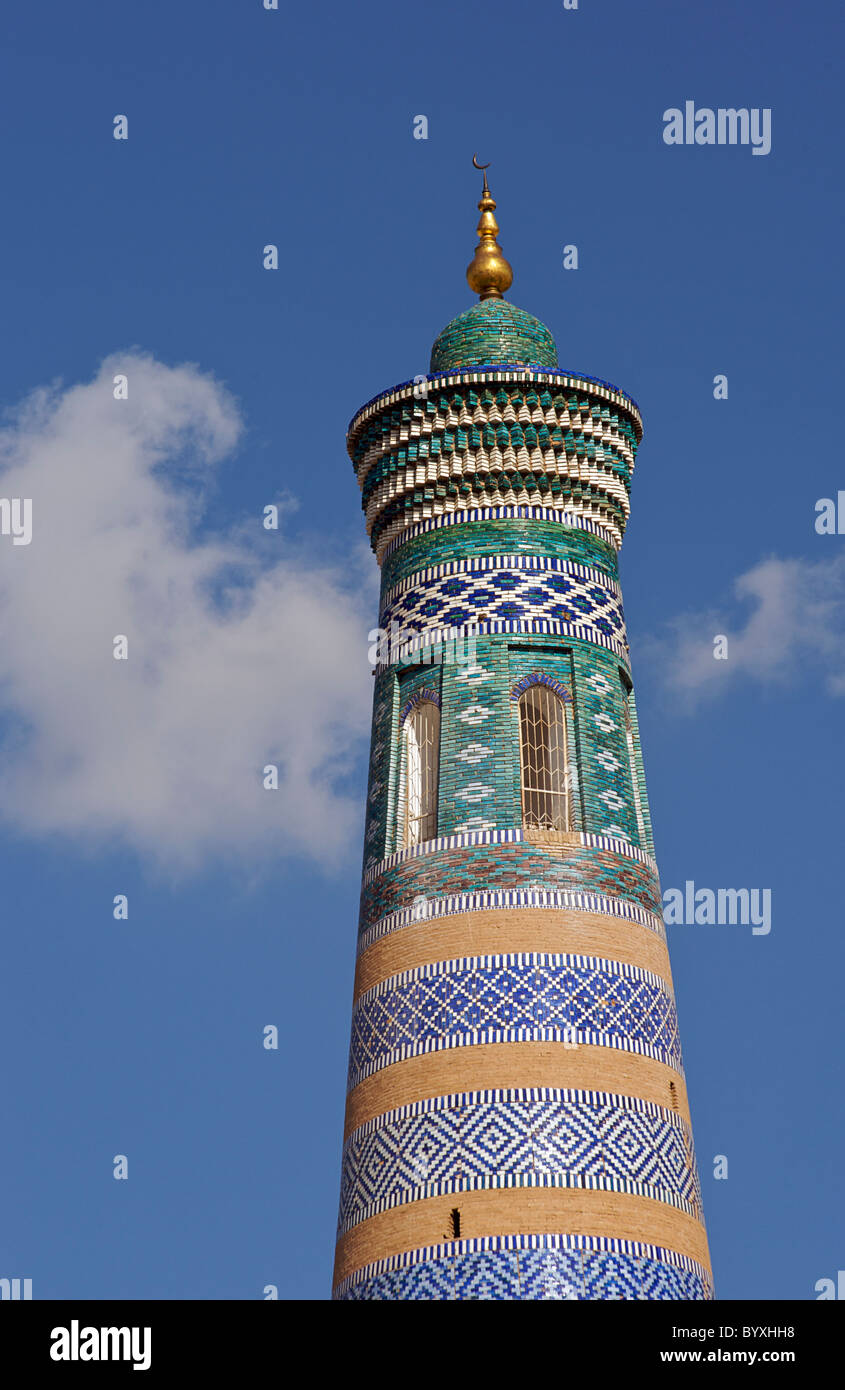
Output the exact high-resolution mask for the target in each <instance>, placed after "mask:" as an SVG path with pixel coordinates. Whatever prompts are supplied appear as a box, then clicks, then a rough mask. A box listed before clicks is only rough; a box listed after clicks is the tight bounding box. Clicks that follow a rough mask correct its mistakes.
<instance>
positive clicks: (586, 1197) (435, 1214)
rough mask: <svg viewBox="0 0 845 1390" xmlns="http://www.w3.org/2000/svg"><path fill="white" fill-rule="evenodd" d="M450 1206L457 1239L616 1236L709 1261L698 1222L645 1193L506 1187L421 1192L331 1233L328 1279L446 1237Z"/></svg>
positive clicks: (449, 1234)
mask: <svg viewBox="0 0 845 1390" xmlns="http://www.w3.org/2000/svg"><path fill="white" fill-rule="evenodd" d="M454 1208H457V1209H458V1211H459V1212H460V1233H461V1239H472V1238H474V1237H477V1236H494V1235H517V1234H521V1235H542V1234H555V1233H560V1234H567V1235H589V1236H616V1237H618V1238H619V1239H621V1240H636V1241H643V1242H645V1243H647V1244H650V1245H660V1246H663V1247H665V1248H667V1249H669V1250H674V1251H676V1252H677V1253H678V1254H681V1255H686V1256H688V1257H689V1258H690V1259H693V1260H697V1261H698V1263H699V1264H701V1265H704V1266H705V1268H707V1269H709V1268H710V1252H709V1250H708V1246H707V1234H706V1232H705V1230H704V1227H703V1225H702V1224H701V1222H700V1221H696V1220H695V1219H694V1218H693V1217H691V1216H688V1215H687V1214H686V1212H682V1211H677V1210H676V1209H675V1208H673V1207H669V1206H666V1205H665V1204H664V1203H662V1202H656V1201H653V1200H652V1199H651V1198H650V1197H637V1196H631V1195H629V1194H627V1193H620V1192H593V1191H585V1190H579V1189H572V1188H505V1189H492V1190H489V1189H488V1190H482V1191H478V1192H455V1193H451V1194H450V1195H448V1196H445V1197H427V1198H425V1199H423V1200H422V1201H419V1202H410V1203H409V1204H408V1205H407V1206H403V1207H395V1208H394V1209H393V1210H391V1211H385V1212H380V1213H379V1214H378V1215H377V1216H371V1217H370V1218H369V1220H368V1221H362V1222H361V1224H360V1225H359V1226H355V1227H354V1228H353V1229H352V1230H351V1231H348V1232H347V1234H346V1235H345V1236H342V1237H341V1239H340V1240H339V1241H338V1246H337V1256H336V1260H335V1270H334V1283H335V1284H338V1283H339V1282H340V1281H341V1279H345V1278H346V1277H347V1275H349V1274H352V1273H354V1271H355V1270H356V1269H360V1268H361V1267H362V1266H363V1265H367V1264H370V1263H371V1262H373V1261H374V1260H382V1259H386V1258H387V1257H388V1256H390V1255H396V1254H398V1253H399V1252H400V1251H403V1250H417V1249H420V1248H421V1247H424V1246H427V1245H439V1244H442V1243H443V1242H444V1241H449V1240H451V1239H452V1225H451V1217H450V1213H451V1212H452V1210H453V1209H454Z"/></svg>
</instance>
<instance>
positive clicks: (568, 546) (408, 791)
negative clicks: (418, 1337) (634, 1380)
mask: <svg viewBox="0 0 845 1390" xmlns="http://www.w3.org/2000/svg"><path fill="white" fill-rule="evenodd" d="M473 162H475V161H473ZM477 167H481V166H477ZM478 206H479V209H480V211H481V218H480V221H479V224H478V234H479V242H478V246H477V247H476V251H475V256H474V258H473V260H472V263H471V264H470V266H469V269H468V270H467V280H468V281H469V285H470V288H471V289H472V290H473V291H475V292H476V293H477V294H478V295H479V297H480V298H479V302H478V303H477V304H474V305H473V306H472V308H470V309H467V310H466V311H465V312H464V313H462V314H459V315H458V317H457V318H455V319H453V320H452V322H451V323H449V324H448V325H447V326H446V328H444V330H443V332H442V333H441V334H440V336H439V338H438V339H437V341H436V342H435V344H434V347H433V349H432V353H431V367H430V372H429V374H428V376H426V377H422V376H420V377H418V378H417V379H416V380H414V381H407V382H404V383H403V384H402V385H400V386H395V387H393V388H392V389H391V390H389V391H385V392H383V393H382V394H380V395H378V396H376V397H375V398H374V399H373V400H371V401H370V402H369V403H368V404H367V405H365V406H364V407H363V408H362V409H361V410H359V411H358V413H357V415H356V416H355V417H354V419H353V420H352V423H351V425H350V427H349V434H348V447H349V453H350V456H351V458H352V461H353V463H354V465H355V472H356V475H357V478H358V482H359V484H360V487H361V491H362V495H363V508H364V513H365V516H366V522H367V530H368V532H369V535H370V538H371V541H372V545H373V549H374V551H375V553H376V556H377V558H378V562H379V564H380V566H381V575H382V577H381V608H380V619H379V625H380V628H381V629H382V630H384V631H385V632H387V633H389V634H390V639H391V640H389V641H384V640H382V639H379V641H378V642H377V643H376V644H375V646H376V651H375V656H376V657H377V659H378V664H377V665H376V670H375V682H374V684H375V692H374V709H373V728H372V747H371V761H370V780H369V796H368V802H367V822H366V831H365V853H364V873H363V888H362V898H361V918H360V930H359V937H358V963H357V970H356V975H355V990H354V1007H353V1019H352V1042H351V1048H350V1060H349V1091H348V1100H347V1106H346V1125H345V1135H344V1149H343V1174H342V1183H341V1198H340V1216H339V1225H338V1244H337V1257H336V1263H335V1275H334V1297H335V1298H339V1299H484V1298H496V1299H612V1298H644V1299H706V1298H710V1297H712V1279H711V1274H710V1260H709V1255H708V1249H707V1236H706V1232H705V1228H704V1224H703V1217H702V1211H701V1193H700V1189H699V1182H698V1174H697V1171H696V1161H695V1155H694V1151H693V1143H692V1133H691V1129H690V1114H689V1107H688V1103H687V1092H686V1087H685V1084H684V1072H683V1066H682V1062H681V1049H680V1043H679V1038H678V1024H677V1018H676V1014H675V1001H674V995H673V990H672V979H671V972H670V967H669V957H668V955H667V951H666V937H665V930H664V926H663V920H662V915H661V895H660V886H659V882H658V877H657V866H656V863H655V859H654V847H653V844H652V835H651V823H650V819H649V810H648V800H647V796H646V786H645V777H644V773H643V763H642V755H641V752H640V740H639V733H638V729H637V714H636V707H635V704H634V691H633V683H632V675H631V663H630V657H629V651H628V643H627V641H626V637H625V625H624V618H623V613H622V600H621V593H620V588H619V577H618V569H617V557H618V552H619V547H620V545H621V543H622V537H623V534H624V531H625V525H626V522H627V519H628V512H629V495H630V487H631V474H632V472H633V468H634V460H635V456H636V452H637V446H638V444H639V441H640V438H641V436H642V425H641V420H640V415H639V411H638V409H637V406H636V404H635V402H634V401H633V400H632V399H631V398H630V397H629V396H627V395H626V394H625V392H624V391H621V390H620V389H619V388H618V387H616V386H613V385H612V384H611V383H610V382H607V381H601V380H600V379H598V378H596V377H591V376H586V375H584V374H583V373H576V372H570V371H564V370H562V369H561V368H560V367H559V366H558V360H557V349H556V347H555V343H554V340H553V338H552V335H551V333H550V332H549V330H548V329H547V328H546V327H545V326H544V325H543V324H542V323H540V322H539V321H538V320H537V319H535V318H532V317H531V315H529V314H527V313H525V312H524V311H523V310H522V309H517V308H516V307H515V306H514V305H512V304H510V303H508V302H506V301H505V300H504V299H503V297H502V296H503V293H504V291H506V290H507V289H508V288H509V287H510V284H511V281H512V279H513V275H512V271H511V268H510V266H509V265H508V262H507V261H506V260H505V258H504V255H503V253H502V251H501V248H500V247H499V244H498V240H497V236H498V230H499V229H498V225H497V223H496V218H495V215H494V212H495V207H496V204H495V202H494V201H493V198H492V197H491V195H490V190H489V188H488V186H487V175H486V173H485V175H484V189H483V193H482V197H481V202H480V203H479V205H478Z"/></svg>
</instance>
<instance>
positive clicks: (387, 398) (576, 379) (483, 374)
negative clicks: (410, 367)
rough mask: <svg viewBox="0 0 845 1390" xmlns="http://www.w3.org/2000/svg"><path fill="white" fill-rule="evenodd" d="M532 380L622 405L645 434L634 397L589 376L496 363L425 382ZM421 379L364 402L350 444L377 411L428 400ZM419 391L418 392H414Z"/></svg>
mask: <svg viewBox="0 0 845 1390" xmlns="http://www.w3.org/2000/svg"><path fill="white" fill-rule="evenodd" d="M508 381H510V382H523V381H524V382H531V383H533V384H534V385H538V386H539V385H544V386H546V385H547V386H558V385H561V386H566V387H568V388H569V389H570V390H574V391H577V390H583V391H584V392H585V393H586V394H587V395H588V396H598V397H599V398H600V399H601V400H606V401H610V402H612V404H613V405H618V406H621V407H622V409H623V410H624V411H626V412H627V414H629V415H631V416H632V417H633V419H634V420H635V421H636V422H637V424H638V425H639V427H640V434H641V435H642V416H641V415H640V412H639V408H638V406H637V404H636V402H635V401H634V399H633V397H631V396H628V395H626V393H625V392H624V391H621V390H617V391H614V390H612V389H610V388H608V387H606V386H602V385H600V383H599V382H597V381H591V380H590V379H589V377H583V376H577V375H576V376H573V375H572V373H571V372H562V371H552V370H548V371H540V370H537V371H531V370H524V369H519V368H518V369H516V370H514V371H499V370H497V369H496V367H495V366H491V367H489V368H483V369H480V370H479V369H476V370H475V371H457V372H450V373H449V374H446V373H444V372H435V373H433V374H428V375H427V376H426V382H428V383H430V384H431V385H432V386H433V387H434V388H435V389H437V388H438V387H440V388H442V387H444V386H472V385H474V384H475V385H479V386H482V385H486V384H487V382H508ZM419 386H420V383H419V382H415V381H407V382H402V383H401V384H400V385H398V386H393V387H391V389H390V390H388V391H382V392H381V394H380V395H378V396H373V398H372V400H369V401H367V403H366V405H362V406H361V408H360V410H358V411H356V413H355V414H354V415H353V417H352V419H351V420H350V422H349V426H348V428H347V431H346V437H347V440H348V447H349V448H350V450H351V448H352V444H353V440H354V436H355V435H356V434H357V433H358V430H359V429H360V428H361V426H362V425H363V424H365V423H366V421H367V420H369V419H370V417H371V416H373V415H376V414H378V413H379V412H380V411H382V410H384V409H385V408H386V407H387V406H390V405H398V404H399V403H400V402H401V401H407V400H409V399H410V400H415V401H418V400H427V398H428V397H427V393H426V396H424V397H423V396H421V395H420V394H419ZM415 393H417V394H415Z"/></svg>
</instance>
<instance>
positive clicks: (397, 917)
mask: <svg viewBox="0 0 845 1390" xmlns="http://www.w3.org/2000/svg"><path fill="white" fill-rule="evenodd" d="M499 908H502V909H507V910H513V909H522V908H524V909H532V908H542V909H544V910H551V911H575V912H592V913H601V914H603V915H605V916H609V917H622V918H624V919H625V920H626V921H631V922H636V923H637V924H638V925H639V926H642V927H647V928H648V929H649V931H653V932H655V934H656V935H657V936H659V937H660V939H661V940H662V941H665V940H666V928H665V926H664V923H663V919H662V917H659V916H658V915H657V913H656V912H648V911H647V910H646V909H645V908H644V907H640V906H639V905H638V904H637V903H630V902H627V901H626V899H625V898H608V897H604V896H602V895H601V894H598V893H577V892H573V891H571V890H569V889H563V888H561V889H544V890H538V889H527V888H518V889H506V888H500V889H489V890H485V891H484V892H478V893H454V894H448V895H445V896H443V897H440V898H426V899H425V900H424V901H421V902H420V904H419V905H416V904H415V905H413V906H411V907H403V908H399V910H398V911H396V912H388V913H387V914H386V915H385V916H384V917H381V918H379V920H378V921H377V922H375V923H374V924H373V926H371V927H368V928H367V930H366V931H364V932H362V933H361V935H360V937H359V940H358V955H361V954H362V952H364V951H366V950H367V949H368V947H370V946H371V945H372V944H373V942H374V941H378V940H379V939H380V938H381V937H383V936H389V935H390V933H391V932H394V931H401V930H402V929H403V928H404V927H410V926H414V925H415V924H416V923H418V922H429V921H433V920H436V919H438V918H443V917H451V916H455V915H457V914H458V913H461V912H488V911H490V910H492V909H499Z"/></svg>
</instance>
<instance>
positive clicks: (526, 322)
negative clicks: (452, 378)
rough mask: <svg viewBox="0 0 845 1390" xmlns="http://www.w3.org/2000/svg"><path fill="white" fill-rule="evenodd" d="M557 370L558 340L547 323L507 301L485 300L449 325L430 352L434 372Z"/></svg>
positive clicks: (459, 315)
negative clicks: (492, 366) (496, 366)
mask: <svg viewBox="0 0 845 1390" xmlns="http://www.w3.org/2000/svg"><path fill="white" fill-rule="evenodd" d="M488 362H492V363H509V364H510V363H513V364H517V363H518V364H520V365H524V366H529V365H530V366H532V367H556V366H557V364H558V363H557V348H556V346H555V340H554V338H553V337H552V335H551V333H550V332H549V330H548V328H547V327H546V325H545V324H544V323H541V322H540V320H539V319H535V318H534V317H533V316H532V315H531V314H526V312H525V310H524V309H518V308H517V307H516V305H515V304H508V303H507V301H506V300H504V299H482V300H481V301H480V303H478V304H473V306H472V308H471V309H466V310H465V311H464V313H462V314H458V317H457V318H456V319H452V322H451V323H447V325H446V327H445V328H444V329H443V332H442V333H441V334H440V337H439V338H438V339H437V341H436V342H435V344H434V347H433V348H432V349H431V367H430V370H431V371H432V372H449V371H455V370H456V369H458V368H463V367H478V366H480V365H481V364H482V363H488Z"/></svg>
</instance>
